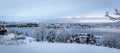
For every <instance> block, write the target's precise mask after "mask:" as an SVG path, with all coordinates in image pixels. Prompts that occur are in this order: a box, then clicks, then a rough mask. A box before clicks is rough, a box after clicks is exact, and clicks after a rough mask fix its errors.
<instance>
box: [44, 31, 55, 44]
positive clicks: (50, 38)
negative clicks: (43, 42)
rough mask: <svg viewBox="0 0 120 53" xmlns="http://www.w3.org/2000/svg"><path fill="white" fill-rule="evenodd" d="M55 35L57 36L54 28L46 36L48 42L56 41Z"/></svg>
mask: <svg viewBox="0 0 120 53" xmlns="http://www.w3.org/2000/svg"><path fill="white" fill-rule="evenodd" d="M55 37H56V34H55V31H54V30H50V31H49V33H48V35H47V36H46V39H47V40H48V42H52V43H54V41H55Z"/></svg>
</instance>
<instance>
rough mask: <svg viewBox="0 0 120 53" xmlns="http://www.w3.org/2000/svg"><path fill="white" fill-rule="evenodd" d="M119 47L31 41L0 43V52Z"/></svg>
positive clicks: (106, 52)
mask: <svg viewBox="0 0 120 53" xmlns="http://www.w3.org/2000/svg"><path fill="white" fill-rule="evenodd" d="M119 52H120V50H119V49H113V48H107V47H101V46H93V45H83V44H67V43H46V42H45V43H41V42H34V43H33V42H32V43H29V44H26V45H19V46H18V45H14V46H13V45H11V46H5V45H0V53H119Z"/></svg>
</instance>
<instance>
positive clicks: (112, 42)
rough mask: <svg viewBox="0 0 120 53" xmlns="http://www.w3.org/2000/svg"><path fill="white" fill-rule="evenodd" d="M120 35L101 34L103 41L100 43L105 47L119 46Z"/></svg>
mask: <svg viewBox="0 0 120 53" xmlns="http://www.w3.org/2000/svg"><path fill="white" fill-rule="evenodd" d="M119 37H120V36H115V35H107V34H106V35H105V36H103V41H102V44H103V46H106V47H111V48H120V39H119Z"/></svg>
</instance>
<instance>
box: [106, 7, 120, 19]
mask: <svg viewBox="0 0 120 53" xmlns="http://www.w3.org/2000/svg"><path fill="white" fill-rule="evenodd" d="M114 15H116V17H114V16H111V15H109V12H106V15H105V16H106V17H109V18H110V20H113V21H120V11H119V10H118V9H116V8H115V13H114Z"/></svg>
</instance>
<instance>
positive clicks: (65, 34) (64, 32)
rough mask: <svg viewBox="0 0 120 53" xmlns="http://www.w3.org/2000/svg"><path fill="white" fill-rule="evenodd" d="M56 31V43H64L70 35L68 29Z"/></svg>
mask: <svg viewBox="0 0 120 53" xmlns="http://www.w3.org/2000/svg"><path fill="white" fill-rule="evenodd" d="M58 31H59V33H58V36H57V41H58V42H64V43H66V42H67V41H68V40H69V39H70V37H71V35H72V32H71V31H70V30H69V29H66V28H61V29H60V30H58Z"/></svg>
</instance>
